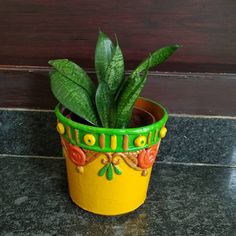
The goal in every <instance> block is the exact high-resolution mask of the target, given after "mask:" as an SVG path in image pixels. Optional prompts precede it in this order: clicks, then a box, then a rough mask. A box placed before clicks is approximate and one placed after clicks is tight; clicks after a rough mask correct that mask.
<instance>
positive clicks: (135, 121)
mask: <svg viewBox="0 0 236 236" xmlns="http://www.w3.org/2000/svg"><path fill="white" fill-rule="evenodd" d="M55 113H56V116H57V120H58V122H57V130H58V133H59V134H60V136H61V143H62V149H63V155H64V157H65V160H66V168H67V177H68V186H69V193H70V196H71V199H72V201H73V202H74V203H75V204H77V205H78V206H80V207H81V208H82V209H84V210H87V211H89V212H93V213H96V214H100V215H119V214H124V213H128V212H131V211H133V210H135V209H137V208H138V207H139V206H141V205H142V204H143V203H144V201H145V199H146V195H147V190H148V184H149V180H150V176H151V171H152V166H153V163H154V161H155V159H156V155H157V153H158V149H159V146H160V141H161V139H162V138H164V137H165V135H166V132H167V129H166V128H165V124H166V121H167V119H168V114H167V112H166V110H165V108H164V107H162V106H161V105H160V104H158V103H155V102H153V101H151V100H147V99H144V98H139V99H138V100H137V102H136V104H135V109H134V112H133V115H132V121H131V124H130V128H126V129H115V128H114V129H113V128H101V127H94V126H91V125H89V124H86V123H84V122H83V121H82V120H79V118H77V117H75V116H74V115H73V114H71V113H69V112H68V111H67V110H66V109H63V107H62V106H61V105H60V104H58V105H57V106H56V108H55Z"/></svg>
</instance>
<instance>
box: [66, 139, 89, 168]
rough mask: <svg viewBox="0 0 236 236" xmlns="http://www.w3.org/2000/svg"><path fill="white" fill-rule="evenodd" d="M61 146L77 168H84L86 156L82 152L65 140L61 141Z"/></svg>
mask: <svg viewBox="0 0 236 236" xmlns="http://www.w3.org/2000/svg"><path fill="white" fill-rule="evenodd" d="M62 145H63V146H64V148H65V149H66V152H67V154H68V156H69V158H70V160H71V161H72V162H73V163H74V164H76V165H77V166H84V165H85V163H86V155H85V153H84V152H83V150H82V149H81V148H79V147H77V146H74V145H72V144H70V143H68V142H67V141H66V140H64V139H62Z"/></svg>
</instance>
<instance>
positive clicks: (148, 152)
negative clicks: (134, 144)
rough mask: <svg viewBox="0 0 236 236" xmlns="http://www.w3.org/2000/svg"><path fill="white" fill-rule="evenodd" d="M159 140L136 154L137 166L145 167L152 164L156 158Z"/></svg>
mask: <svg viewBox="0 0 236 236" xmlns="http://www.w3.org/2000/svg"><path fill="white" fill-rule="evenodd" d="M159 145H160V142H159V143H157V144H155V145H153V146H152V147H150V148H148V149H143V150H142V151H141V152H140V154H139V155H138V166H139V167H141V168H143V169H147V168H149V167H151V166H152V165H153V163H154V162H155V160H156V156H157V152H158V149H159Z"/></svg>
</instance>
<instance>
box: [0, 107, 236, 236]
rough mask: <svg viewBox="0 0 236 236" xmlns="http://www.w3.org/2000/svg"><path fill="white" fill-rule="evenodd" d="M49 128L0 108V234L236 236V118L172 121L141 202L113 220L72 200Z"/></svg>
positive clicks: (29, 115)
mask: <svg viewBox="0 0 236 236" xmlns="http://www.w3.org/2000/svg"><path fill="white" fill-rule="evenodd" d="M54 127H55V117H54V115H53V113H50V112H28V111H27V112H26V111H25V112H23V111H7V110H0V147H1V149H0V166H1V171H0V219H1V220H0V235H4V236H5V235H8V236H12V235H71V236H73V235H83V236H84V235H92V236H94V235H96V236H99V235H102V236H106V235H109V236H110V235H115V236H123V235H125V236H126V235H132V236H133V235H135V236H136V235H140V236H142V235H145V236H146V235H155V236H156V235H164V236H166V235H167V236H168V235H181V236H183V235H191V236H192V235H206V236H211V235H221V236H223V235H226V236H231V235H232V236H234V235H236V120H233V119H215V118H214V119H212V118H211V119H208V118H207V119H206V118H194V117H192V118H188V117H171V118H170V120H169V122H168V129H169V135H168V136H167V138H166V139H164V140H163V142H162V145H161V149H160V153H159V163H155V165H154V170H153V173H152V178H151V183H150V188H149V193H148V198H147V201H146V203H145V204H144V205H143V206H142V207H140V208H139V209H138V210H136V211H135V212H133V213H130V214H127V215H123V216H117V217H103V216H96V215H93V214H90V213H88V212H85V211H83V210H81V209H80V208H78V207H77V206H75V205H74V204H73V203H72V201H71V200H70V198H69V196H68V191H67V183H66V173H65V164H64V160H63V159H58V158H55V157H56V156H60V155H61V152H60V145H59V138H58V135H57V133H56V131H55V128H54ZM4 154H7V155H4ZM15 155H16V156H15ZM26 156H28V157H26ZM40 156H52V157H50V158H49V157H40Z"/></svg>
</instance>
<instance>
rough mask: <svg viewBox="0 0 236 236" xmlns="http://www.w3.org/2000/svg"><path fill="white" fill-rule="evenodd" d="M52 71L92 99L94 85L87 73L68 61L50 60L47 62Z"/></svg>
mask: <svg viewBox="0 0 236 236" xmlns="http://www.w3.org/2000/svg"><path fill="white" fill-rule="evenodd" d="M48 64H50V65H51V66H52V67H53V68H54V69H56V70H57V71H59V72H60V73H61V74H62V75H64V76H66V77H67V78H68V79H70V80H71V81H73V82H74V83H76V84H78V85H79V86H81V87H82V88H84V89H85V90H86V91H87V92H88V94H89V96H91V97H94V95H95V90H96V88H95V85H94V83H93V81H92V80H91V79H90V77H89V76H88V75H87V73H86V72H85V71H84V70H83V69H82V68H81V67H80V66H79V65H77V64H75V63H74V62H72V61H69V60H68V59H57V60H50V61H49V62H48Z"/></svg>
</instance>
